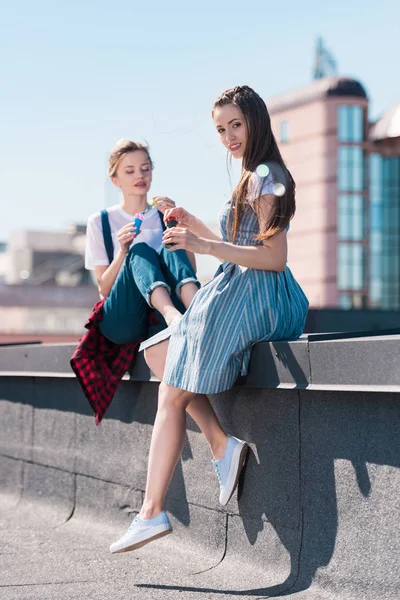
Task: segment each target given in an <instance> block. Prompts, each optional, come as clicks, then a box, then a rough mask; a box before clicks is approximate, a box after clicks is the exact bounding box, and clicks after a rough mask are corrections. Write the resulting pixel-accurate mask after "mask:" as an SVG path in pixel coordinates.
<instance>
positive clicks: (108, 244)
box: [100, 208, 114, 264]
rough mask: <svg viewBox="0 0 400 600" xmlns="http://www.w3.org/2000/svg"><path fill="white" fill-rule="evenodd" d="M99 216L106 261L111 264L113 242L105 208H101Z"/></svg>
mask: <svg viewBox="0 0 400 600" xmlns="http://www.w3.org/2000/svg"><path fill="white" fill-rule="evenodd" d="M100 216H101V226H102V228H103V240H104V246H105V249H106V252H107V257H108V261H109V263H110V264H111V263H112V261H113V260H114V244H113V240H112V236H111V227H110V220H109V218H108V212H107V209H106V208H103V210H102V211H101V213H100Z"/></svg>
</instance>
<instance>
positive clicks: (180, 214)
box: [164, 206, 221, 240]
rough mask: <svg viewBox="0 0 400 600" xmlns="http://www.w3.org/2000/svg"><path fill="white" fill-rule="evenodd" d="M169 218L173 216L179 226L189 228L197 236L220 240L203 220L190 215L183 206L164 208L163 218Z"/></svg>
mask: <svg viewBox="0 0 400 600" xmlns="http://www.w3.org/2000/svg"><path fill="white" fill-rule="evenodd" d="M171 218H174V219H175V220H176V221H177V222H178V224H179V227H185V228H187V229H190V231H193V233H195V234H196V235H198V236H199V237H203V238H205V239H207V240H221V237H220V236H218V235H216V234H215V233H214V232H213V231H211V229H209V228H208V227H207V225H206V224H205V223H203V221H201V220H200V219H198V218H197V217H195V216H194V215H192V214H191V213H190V212H188V211H187V210H186V209H185V208H182V207H180V206H179V207H178V208H172V209H169V210H166V211H165V215H164V219H165V220H166V221H167V220H168V219H171Z"/></svg>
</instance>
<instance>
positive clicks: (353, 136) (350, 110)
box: [338, 105, 364, 143]
mask: <svg viewBox="0 0 400 600" xmlns="http://www.w3.org/2000/svg"><path fill="white" fill-rule="evenodd" d="M363 120H364V115H363V109H362V107H361V106H344V105H343V106H339V108H338V139H339V141H340V142H355V143H360V142H362V141H363V139H364V126H363Z"/></svg>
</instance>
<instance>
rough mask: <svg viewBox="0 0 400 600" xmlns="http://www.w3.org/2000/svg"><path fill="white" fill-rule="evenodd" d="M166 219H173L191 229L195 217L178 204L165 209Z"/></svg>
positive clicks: (181, 225)
mask: <svg viewBox="0 0 400 600" xmlns="http://www.w3.org/2000/svg"><path fill="white" fill-rule="evenodd" d="M167 219H175V221H177V222H178V225H179V226H180V227H187V228H188V229H192V227H193V224H194V222H195V220H196V217H195V216H194V215H192V214H191V213H190V212H188V211H187V210H186V209H185V208H182V206H178V207H177V208H172V209H169V210H166V211H165V214H164V221H166V220H167Z"/></svg>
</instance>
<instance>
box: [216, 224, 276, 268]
mask: <svg viewBox="0 0 400 600" xmlns="http://www.w3.org/2000/svg"><path fill="white" fill-rule="evenodd" d="M206 241H207V242H208V248H209V251H208V253H207V254H211V255H212V256H215V257H216V258H219V259H220V260H227V261H229V262H232V263H234V264H235V265H240V266H241V267H247V268H249V269H259V270H261V271H284V270H285V266H286V260H287V238H286V231H280V232H279V233H276V234H275V235H273V236H272V237H270V238H269V239H268V240H266V241H265V242H264V243H263V245H262V246H236V245H235V244H230V243H229V242H216V241H214V240H206Z"/></svg>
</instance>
